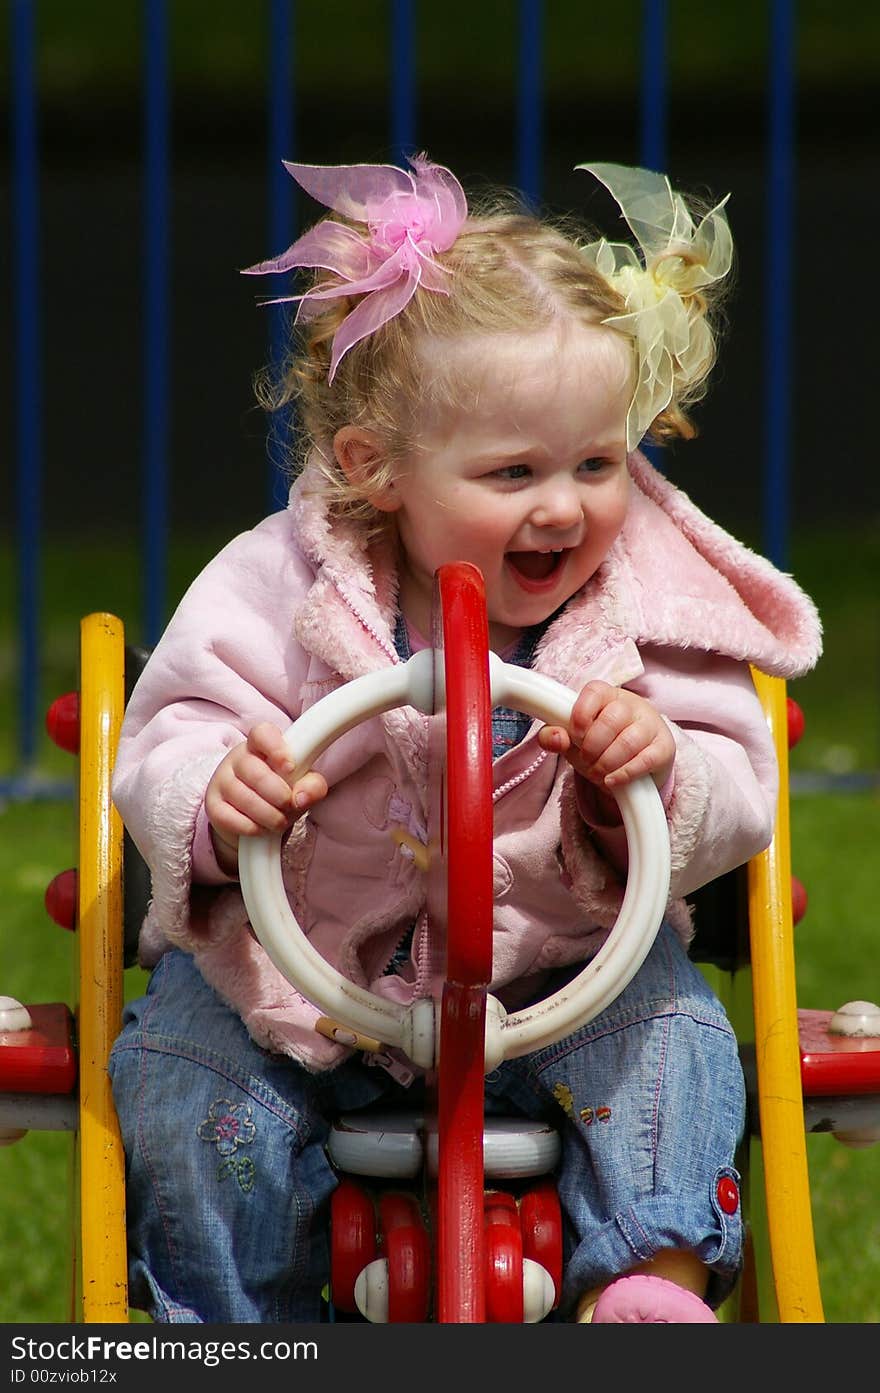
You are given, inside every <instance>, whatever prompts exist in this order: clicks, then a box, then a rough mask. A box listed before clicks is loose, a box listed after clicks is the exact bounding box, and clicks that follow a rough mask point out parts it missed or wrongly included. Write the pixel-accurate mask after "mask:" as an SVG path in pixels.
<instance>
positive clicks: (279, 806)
mask: <svg viewBox="0 0 880 1393" xmlns="http://www.w3.org/2000/svg"><path fill="white" fill-rule="evenodd" d="M293 772H294V763H293V760H292V759H291V758H290V755H289V753H288V751H287V746H286V745H285V743H284V736H283V735H282V734H281V731H280V730H279V729H278V727H277V726H273V725H270V724H269V722H268V721H262V722H260V724H259V725H255V726H254V727H253V728H252V730H251V731H250V734H249V735H248V738H247V740H246V741H244V742H243V743H242V744H240V745H236V746H235V749H233V750H230V751H229V754H228V755H227V756H226V757H225V759H223V760H221V762H220V764H218V766H217V768H216V769H215V770H214V773H213V775H212V776H211V782H210V783H209V784H208V790H207V792H206V794H205V812H206V813H207V816H208V821H209V823H210V824H211V837H212V840H213V843H214V850H215V852H216V854H217V860H218V863H219V864H220V866H221V868H222V869H223V870H224V871H225V872H226V874H227V875H234V874H235V873H236V871H237V869H238V839H239V837H257V836H261V835H262V834H263V833H265V832H283V831H284V830H285V829H286V828H288V827H290V826H291V824H292V823H293V822H294V821H295V820H296V819H297V818H298V817H301V816H302V814H303V813H304V812H306V811H307V810H308V809H309V808H310V807H311V806H312V804H313V803H317V802H318V801H319V800H320V799H321V798H325V797H326V795H327V781H326V779H325V778H324V777H323V775H321V774H316V773H315V771H314V770H310V771H309V772H308V773H307V774H304V775H303V777H302V778H301V779H297V780H296V782H295V783H294V784H291V783H290V779H291V778H292V776H293Z"/></svg>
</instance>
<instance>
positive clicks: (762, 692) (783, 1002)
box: [748, 671, 824, 1322]
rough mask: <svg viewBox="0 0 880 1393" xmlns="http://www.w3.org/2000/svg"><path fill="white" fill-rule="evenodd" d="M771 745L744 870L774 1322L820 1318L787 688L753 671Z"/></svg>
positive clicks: (820, 1303) (822, 1318) (781, 682)
mask: <svg viewBox="0 0 880 1393" xmlns="http://www.w3.org/2000/svg"><path fill="white" fill-rule="evenodd" d="M753 677H754V679H755V686H756V688H757V691H758V695H759V697H760V698H761V702H762V704H763V706H764V710H765V712H766V714H767V721H768V724H769V726H770V729H771V731H772V733H773V736H774V740H775V743H776V754H777V758H778V761H779V772H780V790H779V805H778V810H777V821H776V830H775V833H774V836H773V841H772V842H771V844H770V846H769V847H768V848H767V850H766V851H765V852H762V853H761V855H760V856H756V857H753V858H752V860H751V861H750V862H749V868H748V881H749V923H750V934H751V959H752V983H753V1001H754V1011H755V1054H756V1065H757V1075H758V1106H759V1113H760V1122H761V1150H762V1159H763V1167H764V1182H765V1190H766V1199H767V1227H768V1232H769V1240H770V1260H771V1263H772V1268H773V1279H774V1286H775V1291H776V1302H777V1306H778V1310H779V1319H780V1321H782V1322H798V1321H800V1322H821V1321H823V1320H824V1314H823V1310H822V1297H821V1292H820V1289H819V1276H818V1270H817V1264H816V1248H815V1241H814V1237H813V1215H812V1209H811V1207H810V1181H809V1175H808V1171H807V1141H806V1131H805V1126H804V1104H803V1094H802V1090H801V1069H800V1046H799V1043H798V1026H797V998H796V989H795V959H794V937H793V928H792V910H791V842H790V823H789V789H788V721H787V708H786V689H785V683H784V682H783V681H782V680H781V679H780V678H770V677H767V676H765V675H764V674H763V673H760V672H757V671H754V672H753Z"/></svg>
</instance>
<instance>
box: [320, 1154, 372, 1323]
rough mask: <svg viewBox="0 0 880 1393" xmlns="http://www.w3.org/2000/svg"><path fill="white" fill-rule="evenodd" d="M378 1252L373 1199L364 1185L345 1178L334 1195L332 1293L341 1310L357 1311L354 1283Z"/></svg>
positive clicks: (331, 1264)
mask: <svg viewBox="0 0 880 1393" xmlns="http://www.w3.org/2000/svg"><path fill="white" fill-rule="evenodd" d="M376 1254H377V1243H376V1214H375V1211H374V1209H373V1201H372V1199H371V1198H370V1196H369V1194H368V1193H367V1191H366V1190H364V1189H363V1188H362V1187H361V1186H360V1185H355V1183H354V1181H352V1180H346V1179H342V1180H340V1182H339V1184H338V1185H337V1187H336V1189H335V1190H334V1191H333V1194H332V1195H331V1197H330V1295H331V1297H332V1300H333V1305H334V1306H336V1307H337V1308H338V1309H339V1310H340V1311H347V1312H349V1313H353V1312H356V1311H357V1304H356V1302H355V1299H354V1284H355V1282H356V1281H357V1279H358V1276H359V1275H360V1273H361V1272H362V1271H363V1269H364V1268H365V1267H366V1265H367V1263H368V1262H372V1261H373V1259H374V1258H375V1257H376Z"/></svg>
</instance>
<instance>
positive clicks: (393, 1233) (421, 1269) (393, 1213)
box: [379, 1193, 431, 1324]
mask: <svg viewBox="0 0 880 1393" xmlns="http://www.w3.org/2000/svg"><path fill="white" fill-rule="evenodd" d="M379 1223H380V1226H381V1236H382V1244H383V1248H384V1252H385V1258H386V1260H387V1263H388V1320H389V1322H390V1323H392V1324H401V1323H410V1324H412V1323H421V1322H423V1321H426V1320H427V1319H428V1309H429V1307H430V1304H431V1251H430V1245H429V1243H428V1233H427V1230H426V1228H425V1221H424V1219H423V1218H422V1213H421V1210H420V1209H419V1206H418V1202H417V1200H416V1198H415V1196H414V1195H403V1194H391V1193H389V1194H385V1195H382V1196H380V1199H379Z"/></svg>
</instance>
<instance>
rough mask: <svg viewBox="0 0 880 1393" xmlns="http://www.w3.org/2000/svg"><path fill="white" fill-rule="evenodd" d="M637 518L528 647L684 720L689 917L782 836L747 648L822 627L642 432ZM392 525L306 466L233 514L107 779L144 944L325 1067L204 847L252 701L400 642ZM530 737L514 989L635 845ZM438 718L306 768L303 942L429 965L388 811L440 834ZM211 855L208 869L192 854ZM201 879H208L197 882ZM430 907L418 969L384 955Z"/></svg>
mask: <svg viewBox="0 0 880 1393" xmlns="http://www.w3.org/2000/svg"><path fill="white" fill-rule="evenodd" d="M630 471H631V474H632V478H633V484H634V487H633V489H632V494H631V503H630V507H629V510H628V515H627V519H626V522H625V524H624V527H623V530H622V532H621V534H620V536H619V538H618V540H617V541H616V543H615V544H614V546H613V548H612V549H611V551H610V553H609V555H608V556H607V558H606V559H605V561H604V562H603V564H602V566H601V567H600V568H599V570H598V571H597V573H596V575H595V576H594V577H593V578H592V580H591V581H590V582H589V583H588V584H587V585H586V586H585V587H584V588H583V589H582V590H581V591H579V592H578V594H577V595H575V596H574V597H573V598H572V599H571V600H570V601H569V603H568V604H567V605H566V607H565V609H564V610H563V612H562V613H561V615H560V616H559V617H558V618H557V619H556V620H555V621H554V623H553V624H552V625H551V626H550V628H549V629H548V630H547V632H546V634H545V635H544V637H543V639H542V641H541V643H540V645H539V648H538V651H537V654H536V658H535V663H534V666H535V667H536V668H537V670H539V671H541V672H545V673H547V674H548V675H550V676H552V677H554V678H556V680H557V681H560V682H562V683H564V684H565V685H566V686H569V687H572V688H574V689H575V690H578V689H579V688H580V687H581V686H582V685H583V684H584V682H586V681H587V680H589V679H590V678H591V677H601V678H603V679H605V680H607V681H610V682H612V683H614V684H615V685H623V684H626V685H627V686H628V687H630V688H631V689H632V690H633V691H636V692H639V693H640V694H641V695H643V696H645V697H647V698H648V699H649V700H651V701H652V702H654V704H655V705H656V706H657V708H658V709H659V710H660V711H661V712H662V713H663V714H664V716H665V717H666V719H667V720H668V721H669V723H670V727H671V729H672V731H673V734H674V736H675V740H676V747H677V753H676V760H675V769H674V776H673V779H672V781H671V783H670V785H669V786H668V787H667V789H666V790H664V801H665V804H666V811H667V818H668V824H669V835H670V842H671V851H672V885H671V900H670V906H669V916H670V917H671V919H672V921H673V922H674V923H675V925H676V927H677V928H678V930H679V932H680V933H681V935H682V937H683V939H684V940H685V941H687V939H688V936H689V932H690V923H689V916H688V911H687V907H686V905H685V903H684V898H683V897H684V896H685V895H687V894H689V893H690V892H691V891H693V890H694V889H696V888H697V887H698V886H700V885H702V884H704V883H705V882H706V881H708V880H711V879H713V878H714V877H716V876H718V875H721V874H723V873H724V872H725V871H727V870H729V869H731V868H732V867H734V866H737V865H740V864H742V863H743V862H744V861H746V860H747V859H748V858H749V857H750V856H752V855H753V854H754V853H755V852H757V851H759V850H760V849H761V848H762V847H764V846H765V845H766V844H767V842H768V841H769V838H770V835H771V831H772V820H773V809H774V806H775V798H776V792H777V769H776V761H775V755H774V751H773V748H772V743H771V741H770V738H769V734H768V731H767V725H766V721H765V719H764V717H763V714H762V712H761V708H760V706H759V704H758V700H757V697H756V695H755V691H754V687H753V684H752V680H751V676H750V672H749V664H754V665H756V666H757V667H760V668H762V669H763V670H764V671H766V672H769V673H772V674H778V675H780V676H783V677H787V678H792V677H797V676H798V675H800V674H801V673H803V672H805V671H806V670H808V669H809V668H810V667H811V666H812V665H813V664H814V663H815V661H816V659H817V657H818V655H819V652H820V648H821V640H820V626H819V621H818V617H817V615H816V611H815V608H814V606H813V604H812V603H811V601H810V600H809V599H808V598H807V596H805V595H804V593H803V592H802V591H801V590H800V589H799V587H798V586H797V585H796V584H795V583H794V581H793V580H792V579H791V578H790V577H788V576H785V575H783V574H781V573H780V572H779V571H777V570H776V569H775V568H774V567H773V566H772V565H771V564H770V563H769V562H768V561H766V560H764V559H763V558H762V557H760V556H758V555H756V554H755V553H753V552H751V551H749V550H748V549H747V548H746V547H744V546H743V545H742V544H741V543H739V542H737V541H736V540H735V539H734V538H733V537H731V536H730V535H729V534H727V533H726V532H724V531H723V530H722V529H721V528H719V527H718V526H717V525H716V524H714V523H713V522H711V521H710V520H709V519H708V518H707V517H705V515H704V514H703V513H701V512H700V511H699V509H698V508H696V506H695V505H694V504H693V503H692V502H691V501H690V499H688V498H687V496H686V495H685V494H683V493H682V492H681V491H679V490H677V489H675V488H674V487H673V486H672V485H671V484H670V483H668V481H667V480H665V479H664V478H663V476H662V475H660V474H659V473H658V472H657V471H655V470H654V469H653V468H652V467H651V465H650V464H649V463H648V462H647V460H646V459H645V458H644V457H643V456H641V455H640V454H638V453H636V454H634V455H633V456H632V457H631V459H630ZM396 600H397V575H396V570H395V567H394V562H393V552H392V550H391V547H390V546H389V545H379V546H378V547H377V546H373V547H371V548H369V549H368V548H367V547H366V546H365V543H364V538H363V536H362V534H361V532H360V530H359V529H358V528H357V527H356V526H353V525H339V524H333V525H331V523H330V521H329V519H328V516H327V512H326V508H325V505H324V502H323V499H322V496H321V493H320V488H319V485H318V484H317V475H316V474H315V472H314V468H313V466H307V468H306V470H305V472H304V474H303V475H302V476H301V478H300V479H299V480H298V481H297V483H296V484H295V485H294V487H293V489H292V490H291V497H290V503H289V506H288V508H287V509H286V510H285V511H284V512H280V513H275V514H273V515H272V516H270V517H268V518H266V519H265V520H264V521H263V522H261V523H260V524H259V525H258V526H257V527H255V528H254V529H253V530H252V531H250V532H246V533H243V534H242V535H241V536H239V537H237V538H235V539H234V540H233V541H232V542H230V544H229V545H228V546H227V547H226V548H225V549H224V550H223V551H222V552H220V554H219V555H218V556H217V557H215V559H214V560H213V561H212V562H211V563H210V564H209V565H208V566H207V567H206V568H205V570H204V571H203V572H202V573H201V575H199V576H198V577H197V579H196V580H195V581H194V582H193V584H192V586H191V587H190V589H189V591H188V592H187V594H186V595H185V596H184V598H183V600H182V601H181V603H180V605H179V607H178V609H177V612H176V613H175V615H174V617H173V618H172V620H171V623H170V624H169V626H168V628H167V630H166V632H165V634H164V635H163V637H162V639H161V641H160V643H159V644H158V645H157V647H156V649H155V651H154V653H153V654H152V656H151V658H150V660H149V662H148V664H147V667H146V669H145V671H144V673H143V676H142V677H141V679H140V681H139V682H138V684H137V687H136V689H135V691H134V693H133V695H132V698H131V701H130V702H129V705H128V710H127V712H126V717H125V721H124V725H123V730H122V736H121V740H120V745H119V752H118V756H117V761H116V768H115V775H114V784H113V792H114V798H115V801H116V804H117V806H118V808H119V810H120V812H121V814H122V817H123V819H124V821H125V823H126V826H127V828H128V830H129V832H130V834H131V836H132V837H133V839H134V841H135V843H136V845H137V846H138V848H139V850H140V852H141V854H142V855H143V856H144V858H145V860H146V861H147V863H148V865H149V867H150V871H151V875H152V900H151V903H150V906H149V910H148V913H147V916H146V919H145V922H144V925H143V929H142V931H141V938H140V958H141V962H142V964H143V965H144V966H151V965H152V964H154V963H155V962H156V961H157V960H158V958H159V956H160V955H161V954H162V952H164V951H165V950H166V949H167V948H168V947H170V946H177V947H179V948H182V949H184V950H185V951H187V952H189V953H192V954H193V955H194V957H195V959H196V961H197V963H198V965H199V967H200V969H201V971H202V973H203V974H204V976H205V978H206V979H207V980H208V981H209V982H210V983H211V984H212V986H213V987H214V988H215V989H216V990H217V991H218V992H219V993H220V995H221V996H222V997H223V998H224V999H225V1000H226V1001H228V1002H229V1003H230V1004H231V1005H232V1006H233V1007H234V1008H235V1009H236V1010H237V1011H238V1012H239V1013H240V1015H241V1017H242V1019H243V1020H244V1022H245V1024H246V1026H247V1028H248V1030H249V1031H250V1033H251V1035H252V1036H253V1037H254V1039H255V1040H256V1041H257V1042H258V1043H259V1044H261V1045H262V1046H263V1047H264V1048H267V1049H270V1050H273V1051H276V1052H280V1053H284V1054H287V1055H290V1056H291V1057H293V1058H295V1059H298V1060H299V1061H301V1062H302V1063H303V1064H305V1065H306V1066H307V1067H308V1068H310V1069H313V1070H314V1069H318V1070H320V1069H324V1068H328V1067H330V1066H332V1065H334V1064H335V1063H337V1062H338V1061H339V1060H340V1059H341V1058H342V1057H343V1056H344V1055H345V1053H347V1051H346V1050H345V1049H343V1048H342V1047H341V1046H339V1045H336V1044H333V1043H331V1042H330V1041H328V1040H326V1039H325V1038H324V1037H323V1036H320V1035H318V1034H317V1033H316V1032H315V1031H314V1021H315V1019H316V1017H317V1015H318V1012H317V1011H316V1009H315V1008H314V1007H313V1006H312V1005H311V1004H310V1003H309V1002H307V1001H305V1000H304V999H303V998H302V997H301V996H300V995H299V993H297V992H296V991H295V989H294V988H293V987H292V986H291V985H290V984H289V983H288V982H287V981H286V980H285V979H284V978H283V977H282V976H281V974H280V973H279V972H278V971H277V969H276V968H275V967H274V965H273V964H272V963H271V961H270V960H269V958H268V956H267V955H266V953H265V952H264V950H263V949H262V947H261V946H260V944H259V943H258V941H257V940H256V938H255V936H254V935H253V933H252V931H251V930H250V927H249V925H248V920H247V914H246V911H245V907H244V903H243V900H242V897H241V894H240V891H239V888H238V885H237V884H236V883H235V882H233V881H230V880H229V879H228V878H226V877H225V876H223V874H222V872H220V870H219V868H217V866H216V863H215V862H214V861H213V858H212V855H211V852H210V841H209V838H208V836H207V829H206V825H205V819H204V810H203V801H204V796H205V790H206V788H207V785H208V781H209V779H210V777H211V775H212V773H213V771H214V769H215V768H216V766H217V764H218V763H219V761H220V760H221V759H222V758H223V756H224V755H225V754H226V753H227V751H228V750H229V749H230V748H232V746H233V745H234V744H236V742H238V741H240V740H242V739H243V738H244V737H245V735H246V733H247V731H248V730H249V729H250V727H251V726H252V725H253V724H255V723H256V722H257V721H264V720H268V721H272V722H274V723H275V724H276V725H278V726H280V727H281V729H282V730H284V729H286V728H287V727H288V726H289V725H290V724H291V722H292V721H294V720H295V719H296V717H297V716H299V715H300V714H301V712H303V711H304V710H305V709H306V708H307V707H308V706H310V705H311V704H312V703H314V702H315V701H317V700H319V699H320V698H321V697H322V696H323V695H324V694H325V693H327V692H329V691H331V690H332V689H333V688H335V687H337V686H339V684H340V683H342V682H345V681H348V680H350V679H352V678H354V677H358V676H360V675H361V674H362V673H365V672H369V671H373V670H375V669H377V668H380V667H383V666H387V665H388V664H392V663H396V662H398V661H399V659H398V656H397V654H396V652H395V648H394V642H393V629H394V623H395V616H396V608H397V605H396ZM538 729H539V723H538V722H535V723H534V724H533V726H532V729H531V731H530V732H529V734H528V736H527V737H526V739H525V740H523V741H522V742H521V743H520V744H519V745H517V746H515V747H514V748H513V749H511V750H509V751H508V752H507V753H506V754H504V755H503V756H502V757H501V758H500V759H498V760H496V761H495V763H494V766H493V772H494V800H495V933H494V954H493V973H494V976H493V982H492V990H493V992H495V993H496V994H497V995H498V996H499V997H500V998H501V999H502V1000H504V1001H505V1002H506V1004H515V1003H516V1001H517V1000H518V999H520V998H521V997H522V995H523V994H524V992H525V990H526V989H527V988H528V987H529V985H530V984H533V983H535V982H537V981H538V980H539V976H538V975H539V974H541V973H543V972H544V971H546V970H547V969H551V968H554V967H559V966H562V965H565V964H570V963H574V962H579V961H582V960H584V959H586V958H587V957H589V956H590V955H591V954H593V953H594V952H595V951H596V950H597V949H598V947H599V946H600V944H601V942H602V941H603V939H604V937H605V935H606V934H607V931H608V928H609V927H610V926H611V925H612V924H613V923H614V920H615V919H616V916H617V913H618V910H619V907H620V903H621V899H622V893H623V884H622V879H623V873H622V870H621V867H622V866H623V865H625V848H624V847H622V846H621V836H622V834H621V832H620V829H618V828H606V827H603V826H601V825H600V824H599V822H598V819H595V818H593V817H591V815H590V798H589V790H588V788H587V787H586V786H585V784H584V782H583V781H581V780H575V778H574V776H573V774H572V771H571V769H570V767H569V766H568V765H567V764H566V763H565V761H564V760H560V759H559V758H558V757H556V756H553V755H550V754H547V753H546V752H545V751H543V750H542V749H541V747H540V745H539V744H538V740H537V731H538ZM427 746H428V718H427V717H424V716H422V715H420V714H419V713H418V712H416V711H414V710H413V709H412V708H409V707H403V708H399V709H398V710H396V711H390V712H388V713H386V714H385V715H383V716H377V717H374V718H373V719H371V720H370V721H367V722H365V723H363V724H362V725H360V726H359V727H358V728H357V729H356V730H354V731H351V732H349V733H348V734H347V735H344V736H343V737H341V738H340V739H339V740H337V741H336V742H335V743H334V744H333V745H332V746H331V747H330V749H328V750H327V751H326V752H325V754H324V755H323V756H322V757H321V759H320V760H319V762H318V764H317V766H316V767H318V768H320V769H321V771H322V772H323V773H324V775H325V776H326V778H327V781H328V784H329V786H330V792H329V795H328V797H327V798H326V799H325V800H324V801H323V802H321V803H320V804H319V805H318V806H317V807H315V808H314V809H312V811H311V812H310V813H309V815H308V816H307V817H305V818H303V819H301V820H300V821H299V822H298V823H297V824H296V825H295V827H294V829H293V832H292V834H291V836H290V837H289V839H288V841H287V842H286V845H285V850H284V876H285V884H286V886H287V889H288V893H289V895H290V898H291V902H292V905H293V908H294V912H295V913H296V916H297V918H298V920H299V923H300V924H301V926H302V927H303V929H304V931H305V932H306V933H307V934H308V935H309V938H310V940H311V942H312V943H313V945H314V946H315V947H316V948H317V949H318V951H319V952H321V953H322V954H323V955H324V956H325V957H326V958H327V959H328V960H329V961H330V962H331V963H333V965H334V966H336V967H337V968H338V969H339V970H340V971H341V972H343V973H344V974H345V975H346V976H348V977H350V978H351V979H352V980H353V981H355V982H357V983H360V984H361V985H363V986H366V987H368V988H369V989H370V990H372V991H374V992H377V993H379V994H384V995H386V996H393V997H394V998H395V999H397V1000H409V999H411V998H412V997H413V996H414V995H421V994H425V993H428V992H430V991H431V990H432V989H436V986H437V982H438V979H439V976H440V974H441V970H442V961H441V958H442V945H439V944H436V943H430V942H429V941H428V935H427V927H426V917H425V913H424V908H425V876H424V874H423V872H422V871H420V870H419V869H418V866H417V865H416V862H415V860H414V859H413V856H412V852H411V850H410V849H409V848H408V847H407V846H406V844H405V842H404V843H402V842H401V841H400V839H399V837H397V836H395V832H397V831H398V830H399V829H400V828H401V827H403V828H404V829H405V830H406V831H407V832H408V833H409V835H410V837H415V838H417V839H421V840H424V839H425V835H426V831H425V828H426V820H427V806H426V804H427V778H426V770H427ZM194 867H195V871H194ZM199 882H201V883H199ZM413 923H417V925H418V927H417V930H416V934H415V938H414V944H413V961H414V963H415V970H414V973H413V974H411V975H412V977H413V980H405V979H403V978H401V977H399V976H388V975H385V973H384V969H385V967H386V966H387V964H388V962H389V960H390V958H391V956H392V954H393V952H394V949H395V947H396V945H397V944H398V942H399V941H400V939H401V937H402V936H403V934H404V933H405V932H406V931H407V929H408V928H409V927H410V926H411V925H412V924H413Z"/></svg>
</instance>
